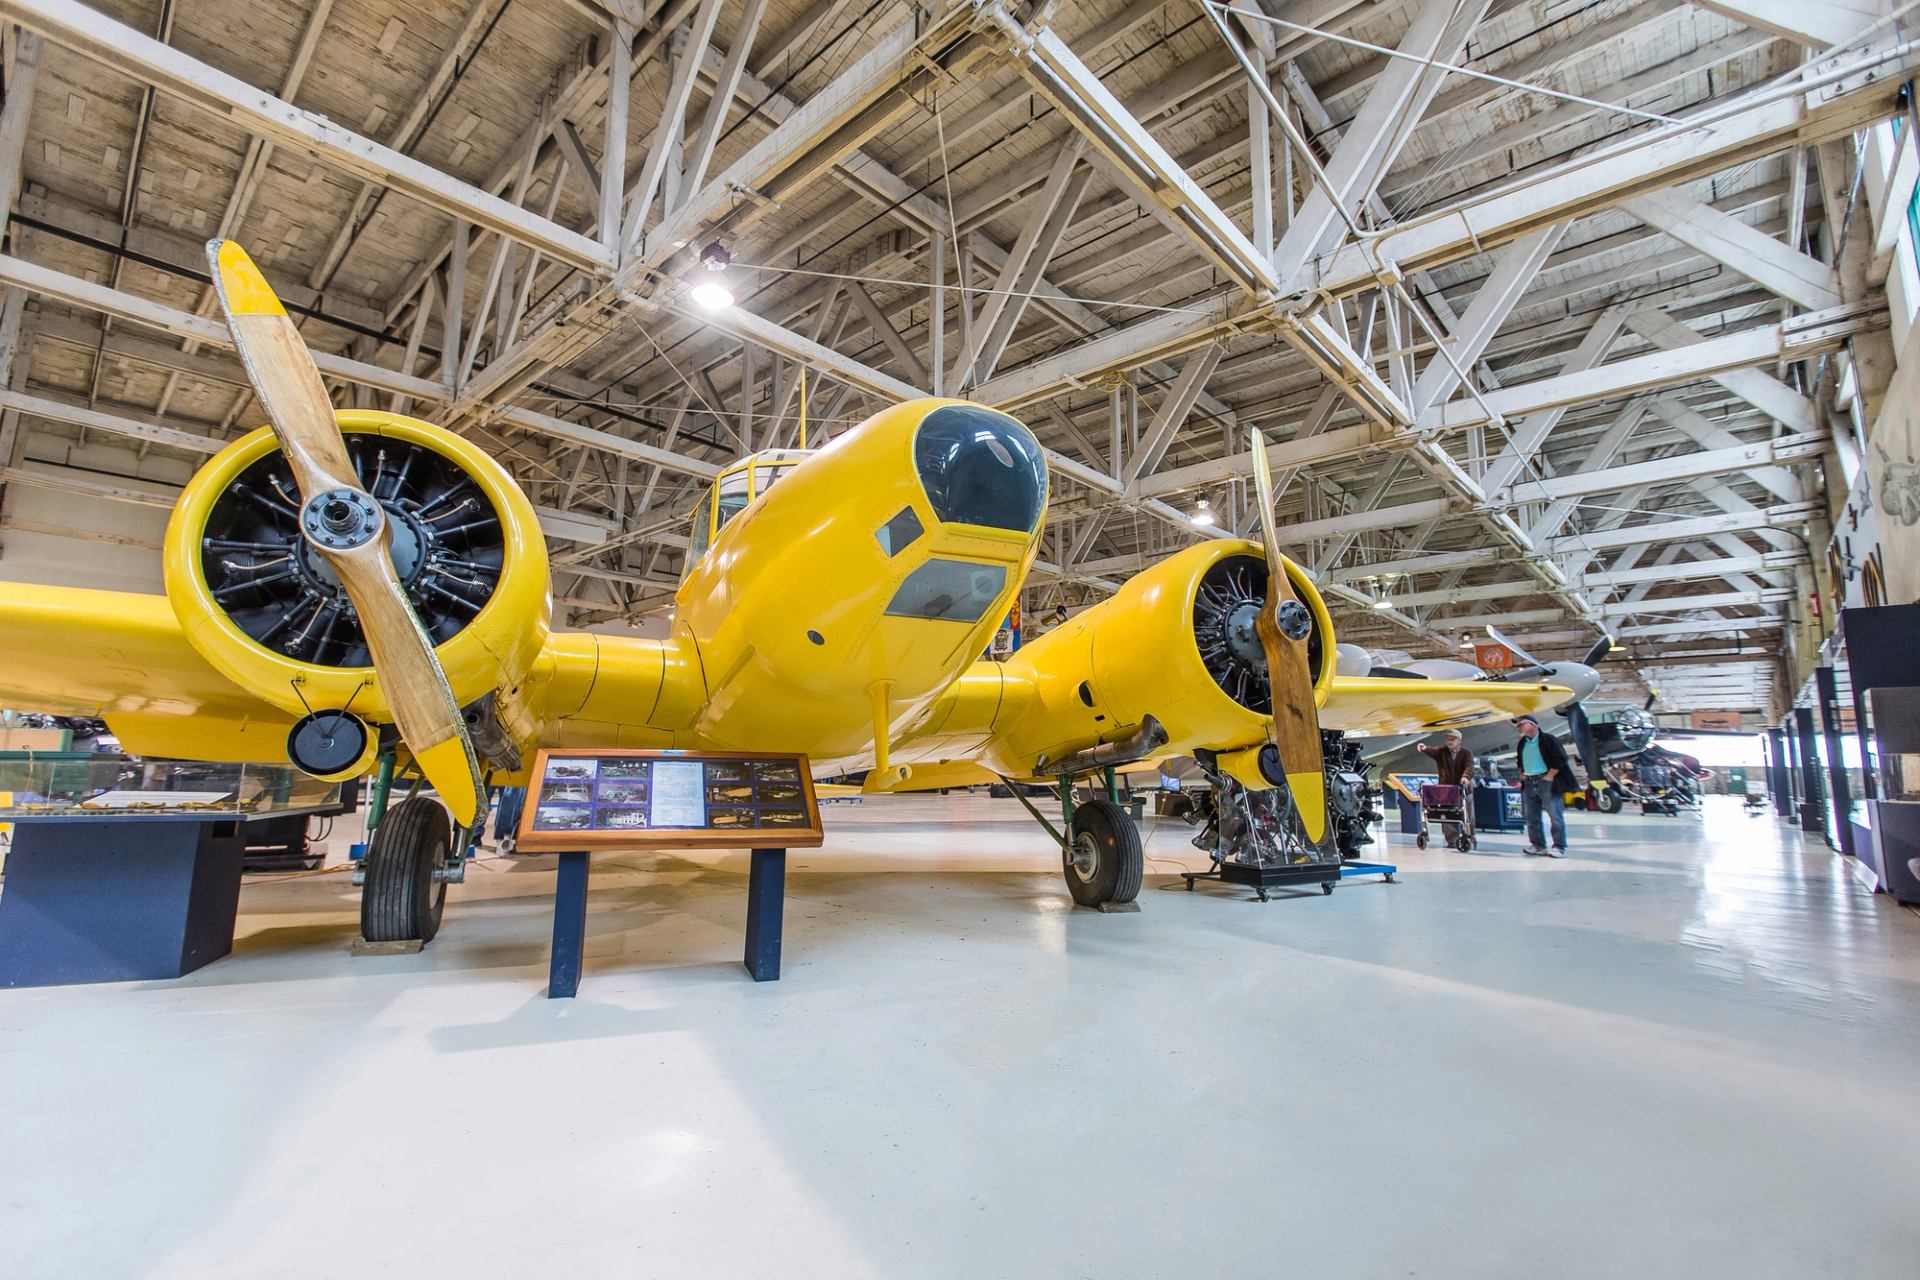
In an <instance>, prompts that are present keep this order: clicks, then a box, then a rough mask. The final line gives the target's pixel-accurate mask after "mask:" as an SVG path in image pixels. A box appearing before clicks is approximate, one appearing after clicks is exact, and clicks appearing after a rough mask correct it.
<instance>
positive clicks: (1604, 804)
mask: <svg viewBox="0 0 1920 1280" xmlns="http://www.w3.org/2000/svg"><path fill="white" fill-rule="evenodd" d="M1626 807H1627V802H1626V801H1625V800H1623V799H1621V798H1620V793H1619V792H1618V791H1615V790H1614V789H1613V788H1612V787H1603V788H1601V790H1600V805H1599V808H1600V812H1602V813H1618V812H1620V811H1621V810H1622V809H1624V808H1626Z"/></svg>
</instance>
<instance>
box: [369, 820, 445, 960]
mask: <svg viewBox="0 0 1920 1280" xmlns="http://www.w3.org/2000/svg"><path fill="white" fill-rule="evenodd" d="M452 843H453V819H452V817H451V815H449V814H448V813H447V810H446V808H445V806H443V805H442V804H441V803H440V802H439V801H438V800H434V799H431V798H430V797H427V796H415V797H413V798H412V799H411V800H402V801H401V802H400V803H399V804H397V805H394V806H393V807H392V808H391V809H388V810H387V812H386V816H385V817H383V818H382V819H381V820H380V825H379V826H378V827H376V828H374V832H373V843H372V844H371V845H369V846H368V848H367V877H366V884H365V886H364V887H363V889H362V891H361V894H360V936H361V937H363V938H365V939H366V940H367V941H368V942H410V941H413V940H415V939H418V940H419V941H421V942H431V941H433V935H434V934H436V933H438V932H439V931H440V912H441V910H442V909H443V908H444V907H445V906H446V902H447V886H446V885H445V884H444V883H435V882H434V878H433V871H434V868H435V867H438V866H439V865H440V864H441V863H442V862H444V861H446V856H447V849H448V847H449V846H450V845H451V844H452Z"/></svg>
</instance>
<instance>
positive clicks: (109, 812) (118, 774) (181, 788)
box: [0, 754, 340, 822]
mask: <svg viewBox="0 0 1920 1280" xmlns="http://www.w3.org/2000/svg"><path fill="white" fill-rule="evenodd" d="M339 802H340V787H339V785H338V784H337V783H331V782H321V781H319V780H317V779H315V778H310V777H308V776H307V775H306V774H303V773H301V772H300V771H299V770H297V769H295V768H294V767H293V766H291V765H284V764H281V765H274V764H208V763H203V762H201V761H188V760H142V759H134V758H131V757H127V756H109V755H87V756H76V755H64V754H63V755H61V756H60V757H58V758H54V759H48V758H46V757H43V756H38V755H25V756H22V757H19V758H14V759H6V758H0V822H45V821H62V820H65V821H99V820H101V819H112V818H139V819H149V820H150V819H155V818H164V817H169V816H176V815H177V816H180V817H194V818H202V819H205V818H219V817H233V818H246V819H253V818H262V817H269V816H273V815H292V814H299V813H315V812H322V811H326V810H330V809H336V808H337V807H338V805H339Z"/></svg>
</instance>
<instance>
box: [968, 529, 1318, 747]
mask: <svg viewBox="0 0 1920 1280" xmlns="http://www.w3.org/2000/svg"><path fill="white" fill-rule="evenodd" d="M1286 567H1287V575H1288V577H1289V578H1290V579H1291V580H1292V582H1293V587H1294V590H1295V591H1296V592H1297V593H1298V594H1299V596H1300V598H1301V600H1302V601H1304V602H1305V603H1306V605H1307V609H1308V612H1309V613H1310V614H1311V615H1312V617H1313V626H1314V631H1313V634H1312V636H1311V637H1310V639H1309V642H1308V643H1309V647H1310V652H1311V656H1312V660H1313V664H1314V667H1313V670H1314V680H1315V684H1314V694H1315V701H1316V702H1325V701H1326V697H1327V691H1328V689H1329V688H1330V687H1331V682H1332V680H1333V668H1334V632H1333V620H1332V619H1331V618H1330V617H1329V616H1328V614H1327V607H1326V603H1325V602H1324V601H1323V600H1322V599H1321V597H1320V593H1319V591H1318V590H1317V589H1315V587H1314V585H1313V582H1312V580H1311V579H1310V578H1309V577H1308V576H1307V573H1306V571H1305V570H1304V569H1302V568H1301V567H1300V566H1299V565H1297V564H1295V563H1293V562H1292V561H1291V560H1289V561H1287V562H1286ZM1266 581H1267V569H1266V558H1265V555H1264V554H1263V552H1262V550H1261V548H1260V545H1259V544H1258V543H1254V542H1247V541H1243V540H1239V539H1216V540H1213V541H1210V542H1204V543H1201V544H1199V545H1198V546H1193V547H1189V548H1187V549H1186V550H1185V551H1182V552H1180V553H1179V554H1177V555H1174V556H1170V557H1169V558H1167V559H1166V560H1163V561H1161V562H1160V563H1159V564H1157V565H1155V566H1153V567H1152V568H1150V569H1147V570H1145V571H1144V572H1142V573H1140V574H1138V575H1136V576H1135V577H1133V578H1132V579H1131V580H1129V581H1128V582H1127V584H1126V585H1125V586H1123V587H1122V588H1121V589H1120V590H1119V591H1118V592H1117V593H1115V594H1114V595H1113V596H1112V597H1111V598H1110V599H1107V600H1104V601H1102V602H1101V603H1099V604H1097V605H1095V606H1093V607H1092V608H1090V609H1088V610H1086V611H1085V612H1083V613H1080V614H1078V615H1077V616H1075V617H1074V618H1072V619H1071V620H1069V621H1068V622H1066V623H1064V624H1063V625H1061V626H1060V627H1058V628H1057V629H1055V630H1054V631H1051V632H1049V633H1048V634H1046V635H1044V636H1042V637H1040V638H1039V639H1038V640H1036V641H1034V642H1033V643H1031V644H1029V645H1026V646H1025V647H1023V648H1022V649H1021V650H1020V651H1019V652H1018V653H1016V654H1015V655H1014V656H1013V657H1012V659H1011V660H1009V661H1008V662H1007V664H1006V679H1007V681H1008V683H1009V685H1011V686H1015V687H1019V688H1021V689H1022V691H1023V692H1024V694H1025V696H1024V697H1021V698H1018V699H1016V700H1015V705H1014V706H1013V707H1012V708H1010V710H1011V712H1012V714H1011V715H1010V716H1007V717H1006V718H1004V719H1003V720H1002V721H1001V722H999V723H997V724H996V726H995V728H996V739H997V742H996V745H997V746H1000V747H1002V748H1003V752H1002V755H1001V758H1000V759H998V760H996V761H995V762H994V763H995V766H996V767H997V768H1000V769H1001V771H1002V772H1009V773H1012V772H1019V773H1026V772H1029V771H1031V770H1033V769H1034V768H1035V767H1036V766H1040V767H1044V763H1045V762H1046V761H1049V760H1057V759H1059V758H1061V757H1063V756H1065V755H1067V754H1069V753H1071V752H1074V751H1078V750H1081V749H1083V748H1086V747H1088V746H1092V745H1094V744H1095V743H1099V742H1114V741H1118V740H1119V739H1121V738H1124V737H1126V736H1127V735H1128V734H1129V733H1130V732H1132V731H1133V730H1135V729H1137V728H1138V727H1139V726H1140V725H1141V724H1142V723H1143V722H1144V720H1145V718H1146V717H1147V716H1149V715H1151V716H1153V717H1154V718H1155V719H1157V720H1159V721H1160V723H1161V725H1162V726H1163V727H1164V728H1165V729H1166V731H1167V737H1168V742H1169V750H1170V752H1171V753H1177V754H1185V753H1187V752H1190V751H1192V750H1194V749H1195V748H1208V749H1212V750H1218V751H1230V750H1234V749H1236V748H1241V747H1248V746H1257V745H1258V744H1259V743H1261V742H1263V741H1265V740H1266V739H1267V736H1268V734H1269V731H1270V730H1269V726H1270V725H1271V723H1272V720H1271V711H1270V706H1271V704H1270V703H1268V702H1267V701H1266V700H1265V699H1264V698H1263V697H1261V696H1259V693H1260V692H1261V690H1260V689H1259V687H1258V685H1257V683H1256V682H1254V681H1252V680H1250V679H1248V680H1245V681H1244V682H1243V680H1242V677H1246V676H1248V675H1249V674H1250V672H1251V671H1252V670H1253V669H1255V668H1257V669H1258V670H1259V671H1261V672H1264V670H1265V665H1266V664H1265V658H1264V655H1263V654H1261V653H1260V650H1259V639H1258V637H1257V635H1253V634H1252V633H1251V630H1250V628H1251V622H1252V612H1251V610H1257V608H1258V607H1260V605H1261V604H1262V603H1263V602H1264V599H1265V596H1266ZM1203 594H1204V596H1205V598H1204V599H1203ZM1196 606H1198V607H1196ZM1222 606H1225V611H1226V613H1227V614H1228V615H1230V620H1231V621H1232V622H1234V623H1235V624H1236V626H1237V627H1238V628H1244V629H1245V634H1244V635H1243V634H1240V632H1239V631H1238V630H1236V634H1235V636H1234V638H1233V642H1232V644H1231V645H1230V646H1229V647H1228V649H1227V650H1226V651H1225V655H1224V657H1223V656H1222V654H1221V653H1216V652H1214V651H1213V650H1214V649H1215V647H1216V646H1218V645H1222V644H1227V643H1228V641H1227V638H1226V637H1225V636H1223V635H1220V634H1218V633H1217V632H1216V630H1215V628H1214V625H1213V624H1214V623H1215V622H1216V621H1218V616H1217V615H1218V614H1219V613H1220V610H1221V608H1222ZM1196 628H1199V629H1200V630H1204V631H1205V632H1206V633H1207V634H1206V635H1204V636H1202V635H1200V634H1198V633H1197V630H1196ZM1203 645H1204V646H1206V648H1207V652H1203Z"/></svg>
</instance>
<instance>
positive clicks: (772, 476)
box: [753, 462, 794, 497]
mask: <svg viewBox="0 0 1920 1280" xmlns="http://www.w3.org/2000/svg"><path fill="white" fill-rule="evenodd" d="M793 466H794V464H793V463H791V462H788V463H783V464H781V465H780V466H777V467H769V466H757V467H755V468H754V469H753V493H754V496H755V497H759V496H760V495H761V494H763V493H765V492H766V491H767V490H769V489H771V488H773V482H774V481H775V480H778V479H779V478H780V477H781V476H783V475H785V474H787V472H789V471H791V470H793Z"/></svg>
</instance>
